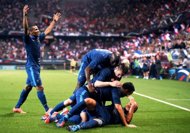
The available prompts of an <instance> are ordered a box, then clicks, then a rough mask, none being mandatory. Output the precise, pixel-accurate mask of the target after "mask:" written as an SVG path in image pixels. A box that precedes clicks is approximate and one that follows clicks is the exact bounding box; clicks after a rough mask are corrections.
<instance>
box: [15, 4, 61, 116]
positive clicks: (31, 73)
mask: <svg viewBox="0 0 190 133" xmlns="http://www.w3.org/2000/svg"><path fill="white" fill-rule="evenodd" d="M28 11H29V7H28V5H25V6H24V8H23V28H24V37H23V40H24V44H25V49H26V53H27V62H26V72H27V76H28V78H27V81H26V84H27V86H26V87H25V88H24V89H23V90H22V92H21V94H20V98H19V100H18V102H17V104H16V106H15V107H14V108H13V112H15V113H26V112H24V111H23V110H22V109H21V108H20V107H21V105H22V104H23V103H24V102H25V100H26V98H27V96H28V94H29V93H30V91H31V90H32V87H35V88H36V89H37V96H38V98H39V100H40V102H41V103H42V105H43V107H44V109H45V111H46V112H47V111H48V110H49V107H48V105H47V101H46V97H45V94H44V91H43V90H44V88H43V86H42V82H41V79H40V46H41V42H42V41H43V40H44V39H45V36H46V35H47V34H49V33H50V32H51V31H52V29H53V27H54V25H55V23H56V22H57V21H58V20H59V19H60V17H61V14H60V13H59V12H57V13H56V14H54V16H53V20H52V22H51V23H50V25H49V26H48V27H47V29H46V30H45V31H44V32H42V33H40V31H39V29H38V27H37V26H36V25H35V26H32V27H31V28H30V29H29V25H28Z"/></svg>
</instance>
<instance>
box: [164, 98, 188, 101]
mask: <svg viewBox="0 0 190 133" xmlns="http://www.w3.org/2000/svg"><path fill="white" fill-rule="evenodd" d="M166 100H170V101H190V99H174V98H168V99H166Z"/></svg>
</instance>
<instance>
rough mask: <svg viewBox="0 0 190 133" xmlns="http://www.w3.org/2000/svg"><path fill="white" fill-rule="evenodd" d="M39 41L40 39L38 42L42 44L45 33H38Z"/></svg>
mask: <svg viewBox="0 0 190 133" xmlns="http://www.w3.org/2000/svg"><path fill="white" fill-rule="evenodd" d="M39 39H40V42H42V41H43V40H44V39H45V33H44V32H42V33H40V36H39Z"/></svg>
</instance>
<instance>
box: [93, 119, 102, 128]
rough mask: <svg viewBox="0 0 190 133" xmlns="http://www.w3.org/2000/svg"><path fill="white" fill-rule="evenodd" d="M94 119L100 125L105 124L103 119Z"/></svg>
mask: <svg viewBox="0 0 190 133" xmlns="http://www.w3.org/2000/svg"><path fill="white" fill-rule="evenodd" d="M94 120H95V121H96V122H97V123H98V126H102V125H103V121H102V120H101V119H94Z"/></svg>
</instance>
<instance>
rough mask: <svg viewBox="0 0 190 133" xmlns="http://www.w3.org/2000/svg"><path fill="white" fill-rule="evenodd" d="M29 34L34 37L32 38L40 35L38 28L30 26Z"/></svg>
mask: <svg viewBox="0 0 190 133" xmlns="http://www.w3.org/2000/svg"><path fill="white" fill-rule="evenodd" d="M31 34H32V35H34V36H38V35H39V34H40V31H39V29H38V26H36V25H35V26H32V29H31Z"/></svg>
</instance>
